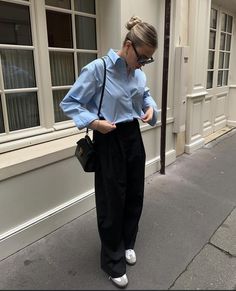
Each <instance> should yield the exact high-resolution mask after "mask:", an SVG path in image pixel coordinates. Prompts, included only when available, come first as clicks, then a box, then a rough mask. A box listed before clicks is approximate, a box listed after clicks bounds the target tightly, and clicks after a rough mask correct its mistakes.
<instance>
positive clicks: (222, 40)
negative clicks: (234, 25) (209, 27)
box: [220, 33, 225, 50]
mask: <svg viewBox="0 0 236 291" xmlns="http://www.w3.org/2000/svg"><path fill="white" fill-rule="evenodd" d="M220 49H221V50H224V49H225V33H221V36H220Z"/></svg>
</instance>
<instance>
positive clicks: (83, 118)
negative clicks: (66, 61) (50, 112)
mask: <svg viewBox="0 0 236 291" xmlns="http://www.w3.org/2000/svg"><path fill="white" fill-rule="evenodd" d="M96 82H97V81H96V78H95V77H94V74H93V70H92V67H91V66H86V67H84V68H83V69H82V71H81V73H80V75H79V77H78V79H77V80H76V82H75V83H74V85H73V86H72V88H71V89H70V90H69V92H68V93H67V94H66V96H65V97H64V98H63V100H62V101H61V103H60V107H61V109H62V111H63V112H64V114H65V115H66V116H68V117H69V118H71V119H73V121H74V122H75V124H76V126H77V127H78V128H79V129H83V128H85V127H88V125H89V123H91V122H92V121H93V120H95V119H97V118H98V116H97V114H94V113H92V112H90V111H88V110H87V109H86V104H88V103H89V102H90V100H91V99H92V98H93V97H94V96H95V94H96Z"/></svg>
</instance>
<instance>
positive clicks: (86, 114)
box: [60, 17, 158, 288]
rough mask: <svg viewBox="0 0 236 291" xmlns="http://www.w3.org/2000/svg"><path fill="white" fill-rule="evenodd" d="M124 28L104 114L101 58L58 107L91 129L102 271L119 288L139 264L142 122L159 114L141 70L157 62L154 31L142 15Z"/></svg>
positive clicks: (109, 59) (109, 62)
mask: <svg viewBox="0 0 236 291" xmlns="http://www.w3.org/2000/svg"><path fill="white" fill-rule="evenodd" d="M126 28H127V29H128V30H129V31H128V33H127V35H126V37H125V39H124V42H123V46H122V48H121V49H120V50H119V51H117V52H116V51H114V50H112V49H110V50H109V52H108V54H107V56H105V57H104V59H105V62H106V73H107V75H106V84H105V92H104V97H103V101H102V107H101V113H100V116H98V115H97V112H98V107H99V101H100V96H101V90H102V84H103V75H104V67H103V62H102V60H101V59H97V60H94V61H92V62H91V63H89V64H88V65H87V66H85V67H84V68H83V69H82V71H81V74H80V76H79V78H78V79H77V81H76V82H75V84H74V85H73V87H72V88H71V89H70V90H69V92H68V93H67V95H66V96H65V97H64V99H63V100H62V102H61V104H60V106H61V108H62V110H63V111H64V113H65V114H66V115H67V116H69V117H70V118H72V119H73V120H74V122H75V124H76V125H77V127H78V128H79V129H83V128H85V127H88V128H90V129H92V130H93V138H94V142H95V148H96V152H97V156H98V168H97V170H96V171H95V198H96V210H97V222H98V230H99V235H100V239H101V268H102V269H103V270H104V271H105V272H106V273H107V274H108V275H109V278H110V279H111V280H112V282H113V283H114V284H115V285H116V286H117V287H120V288H124V287H126V286H127V284H128V278H127V275H126V263H128V264H130V265H134V264H135V263H136V254H135V251H134V245H135V240H136V235H137V231H138V223H139V219H140V216H141V212H142V207H143V194H144V177H145V175H144V171H145V150H144V146H143V141H142V137H141V133H140V128H139V122H138V120H139V119H140V120H142V121H143V122H145V123H149V124H150V125H152V126H153V125H155V123H156V121H157V111H158V110H157V105H156V103H155V101H154V100H153V98H152V97H151V96H150V94H149V89H148V88H147V87H146V77H145V74H144V72H143V71H142V70H141V68H142V66H144V65H146V64H149V63H151V62H153V61H154V60H153V58H152V55H153V53H154V52H155V50H156V48H157V33H156V30H155V28H154V27H153V26H152V25H150V24H148V23H146V22H142V21H141V19H140V18H138V17H132V18H131V19H130V20H129V22H128V23H127V25H126Z"/></svg>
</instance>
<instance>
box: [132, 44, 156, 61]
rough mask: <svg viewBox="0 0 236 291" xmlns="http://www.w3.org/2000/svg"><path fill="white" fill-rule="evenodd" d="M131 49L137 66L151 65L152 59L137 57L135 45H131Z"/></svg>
mask: <svg viewBox="0 0 236 291" xmlns="http://www.w3.org/2000/svg"><path fill="white" fill-rule="evenodd" d="M132 47H133V49H134V52H135V54H136V56H137V62H138V64H140V65H147V64H150V63H153V62H154V59H153V57H151V58H148V57H146V56H142V55H139V53H138V52H137V49H136V47H135V45H134V44H133V43H132Z"/></svg>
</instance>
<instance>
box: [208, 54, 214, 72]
mask: <svg viewBox="0 0 236 291" xmlns="http://www.w3.org/2000/svg"><path fill="white" fill-rule="evenodd" d="M214 56H215V53H214V52H212V51H209V56H208V69H214Z"/></svg>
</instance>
